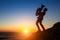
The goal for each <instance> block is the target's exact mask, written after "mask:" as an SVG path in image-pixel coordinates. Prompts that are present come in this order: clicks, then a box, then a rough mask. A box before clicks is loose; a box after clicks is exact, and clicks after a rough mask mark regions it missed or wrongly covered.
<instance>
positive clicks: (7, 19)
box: [0, 0, 60, 30]
mask: <svg viewBox="0 0 60 40" xmlns="http://www.w3.org/2000/svg"><path fill="white" fill-rule="evenodd" d="M41 4H44V5H45V7H46V8H48V11H47V13H46V15H45V16H44V20H43V25H44V26H45V28H46V29H47V28H50V27H52V26H53V24H54V23H56V22H59V21H60V0H0V30H4V29H7V30H8V29H10V28H12V29H19V28H21V27H31V28H32V29H36V28H37V27H36V25H35V22H36V19H37V18H36V16H35V12H36V9H37V8H38V7H40V5H41Z"/></svg>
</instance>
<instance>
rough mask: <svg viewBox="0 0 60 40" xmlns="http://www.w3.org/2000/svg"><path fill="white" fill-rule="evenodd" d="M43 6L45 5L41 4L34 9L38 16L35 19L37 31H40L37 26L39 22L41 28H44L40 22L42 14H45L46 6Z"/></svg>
mask: <svg viewBox="0 0 60 40" xmlns="http://www.w3.org/2000/svg"><path fill="white" fill-rule="evenodd" d="M44 7H45V6H44V5H41V8H38V9H37V11H36V16H38V17H37V21H36V26H37V28H38V31H41V30H40V28H39V24H40V25H41V27H42V29H43V30H45V28H44V26H43V24H42V20H43V17H44V15H45V14H46V11H47V8H44ZM43 8H44V9H43Z"/></svg>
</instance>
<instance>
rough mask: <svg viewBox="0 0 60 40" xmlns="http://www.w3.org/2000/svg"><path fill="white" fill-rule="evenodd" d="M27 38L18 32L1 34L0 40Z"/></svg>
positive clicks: (21, 39)
mask: <svg viewBox="0 0 60 40" xmlns="http://www.w3.org/2000/svg"><path fill="white" fill-rule="evenodd" d="M25 39H26V37H25V36H22V34H21V33H17V32H0V40H25Z"/></svg>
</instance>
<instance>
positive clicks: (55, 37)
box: [28, 22, 60, 40]
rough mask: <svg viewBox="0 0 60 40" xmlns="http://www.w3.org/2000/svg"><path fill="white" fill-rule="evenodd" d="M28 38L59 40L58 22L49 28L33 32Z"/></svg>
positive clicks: (59, 28) (31, 39)
mask: <svg viewBox="0 0 60 40" xmlns="http://www.w3.org/2000/svg"><path fill="white" fill-rule="evenodd" d="M28 40H60V22H57V23H56V24H54V25H53V27H52V28H50V29H47V30H45V31H42V32H36V33H33V34H32V35H31V36H30V37H29V38H28Z"/></svg>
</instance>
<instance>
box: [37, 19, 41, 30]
mask: <svg viewBox="0 0 60 40" xmlns="http://www.w3.org/2000/svg"><path fill="white" fill-rule="evenodd" d="M38 22H39V21H38V20H37V21H36V26H37V28H38V31H41V30H40V27H39V25H38Z"/></svg>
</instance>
